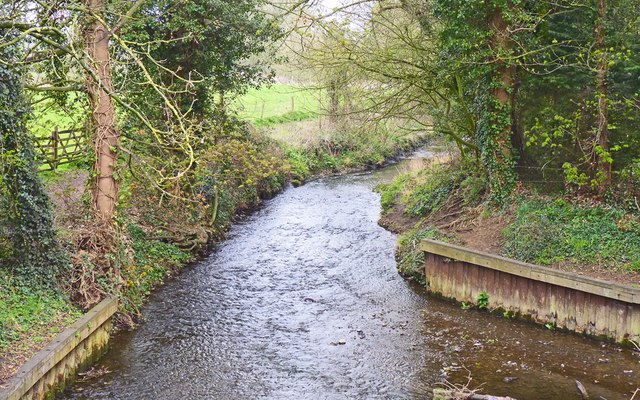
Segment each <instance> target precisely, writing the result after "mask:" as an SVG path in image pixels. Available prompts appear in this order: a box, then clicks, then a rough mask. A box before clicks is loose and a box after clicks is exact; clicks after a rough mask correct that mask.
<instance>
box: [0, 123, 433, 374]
mask: <svg viewBox="0 0 640 400" xmlns="http://www.w3.org/2000/svg"><path fill="white" fill-rule="evenodd" d="M337 134H338V133H336V131H329V134H328V135H325V137H326V138H329V137H333V135H337ZM339 134H340V135H341V137H344V133H339ZM385 137H387V138H388V139H389V140H388V141H386V142H385V144H384V145H383V146H382V145H381V146H380V147H377V148H371V147H370V146H368V145H365V142H364V141H363V140H364V139H365V138H364V137H357V136H352V138H351V139H350V145H349V148H348V151H347V150H345V151H344V152H343V151H338V150H336V149H335V148H334V147H333V145H330V146H329V147H326V145H327V143H333V142H331V141H330V140H329V139H326V140H329V141H324V142H322V144H323V146H316V145H313V146H305V147H297V146H296V145H295V144H287V143H280V142H275V141H273V140H272V139H269V138H268V137H267V136H265V133H264V131H263V132H260V131H256V130H252V131H251V133H250V134H248V135H246V136H245V137H244V138H240V139H238V138H232V139H227V140H220V141H218V143H217V147H216V152H215V153H214V155H213V159H212V160H211V161H212V163H213V165H224V166H226V169H224V170H218V169H216V170H215V171H213V174H212V175H213V176H215V178H213V176H212V177H211V178H213V179H211V178H207V177H205V179H204V180H203V182H202V184H201V186H200V190H201V191H202V193H203V197H205V199H204V200H205V201H203V202H202V203H199V204H193V203H191V204H189V203H187V204H184V203H182V202H180V201H176V200H171V199H168V200H167V199H164V200H163V198H162V197H160V196H158V194H157V193H154V192H153V191H152V190H149V188H148V187H145V186H143V185H140V184H139V183H137V181H136V180H135V179H130V178H131V177H129V179H128V180H126V181H125V182H124V184H123V192H125V194H126V195H125V196H123V197H124V199H123V201H122V202H121V204H120V205H119V218H118V230H117V232H116V237H112V238H111V239H113V241H114V242H115V246H113V247H111V248H109V249H106V251H105V249H103V248H101V243H100V240H103V239H105V238H104V237H100V235H99V233H100V227H96V226H93V225H92V224H91V222H90V219H89V218H88V216H87V213H86V203H85V202H84V193H85V187H86V182H87V179H88V173H86V172H84V171H83V170H82V169H81V168H75V169H74V168H72V169H70V170H68V171H65V172H63V173H61V174H54V173H48V174H45V180H46V181H47V186H48V191H49V194H50V196H51V198H52V202H53V205H54V207H53V208H54V212H55V225H56V229H57V231H58V235H59V238H60V239H61V240H62V242H63V243H64V245H65V247H66V248H67V251H68V252H69V254H70V256H71V258H72V259H73V261H74V272H73V274H72V275H73V276H74V279H72V280H67V281H66V282H64V284H63V285H62V286H63V287H62V288H61V289H59V290H52V289H50V288H38V287H33V286H32V285H30V284H29V283H28V282H25V283H21V282H19V281H16V280H15V279H13V278H12V277H11V276H9V275H7V276H4V275H3V276H0V278H2V280H1V282H2V286H1V289H2V290H0V304H1V305H2V306H3V307H2V314H0V322H1V324H0V328H1V329H0V365H1V366H2V367H1V368H0V385H1V384H2V382H3V381H5V380H6V379H8V378H9V377H10V376H11V375H12V374H13V373H14V372H15V371H16V370H17V369H18V368H19V366H20V365H21V364H23V363H24V362H25V361H26V360H27V359H28V358H29V357H30V356H31V355H33V354H35V353H36V352H37V351H38V350H39V349H41V348H42V347H43V346H45V345H46V343H47V342H48V341H49V340H51V339H52V338H53V337H54V336H55V335H56V334H57V333H59V332H61V331H62V330H63V329H64V328H65V327H66V326H69V325H70V324H72V323H73V322H74V321H75V320H76V319H77V318H79V316H80V315H81V314H82V310H87V309H89V308H90V307H91V306H92V305H94V304H96V303H97V302H99V301H100V300H102V299H103V298H104V296H106V295H116V296H117V297H118V298H119V303H120V307H121V312H120V313H119V314H118V315H119V317H118V327H119V328H120V329H130V328H132V327H134V326H135V325H136V324H137V323H138V322H139V321H140V318H141V313H140V309H141V307H142V306H143V304H144V303H145V302H146V299H147V297H148V296H149V295H150V294H151V293H152V292H153V291H154V290H156V289H157V288H158V287H160V286H162V285H163V284H164V283H165V282H166V281H167V280H168V279H170V278H171V277H173V276H175V275H176V274H177V273H178V272H179V271H181V270H182V269H183V268H184V267H185V266H187V265H189V264H190V263H191V262H193V261H195V260H197V259H200V258H202V257H203V256H204V255H205V254H206V253H207V251H208V250H209V249H210V248H212V247H213V246H215V245H216V244H219V243H221V242H223V241H224V238H225V237H226V232H227V231H228V230H229V229H230V227H231V226H232V224H234V223H237V222H238V221H241V220H243V219H244V218H246V216H247V215H249V214H251V213H252V212H254V211H255V210H257V209H259V208H260V207H261V205H262V204H263V202H264V200H266V199H269V198H272V197H273V196H275V195H276V194H277V193H279V192H280V191H281V190H282V189H283V188H284V187H285V185H286V183H287V182H288V181H293V183H294V184H302V183H303V182H305V181H309V180H312V179H314V177H319V176H321V175H326V174H339V173H345V172H346V171H349V172H352V171H354V170H364V169H372V168H380V167H381V166H382V165H384V164H385V163H387V162H388V161H389V160H391V159H393V158H394V157H396V156H397V155H398V154H401V153H403V152H406V151H408V150H410V149H411V148H414V147H415V146H417V145H419V144H420V143H422V140H423V139H422V138H421V137H419V136H418V137H412V138H410V139H409V140H406V138H400V139H398V140H395V139H393V137H394V136H393V135H390V136H389V135H386V134H385ZM329 150H330V151H329ZM347 153H348V154H349V155H347ZM354 154H357V155H358V156H357V157H354ZM345 159H350V160H351V161H348V162H346V163H345V162H344V160H345ZM374 160H375V161H374ZM301 166H302V167H301ZM185 206H186V207H185ZM94 235H97V237H94ZM107 239H109V238H107ZM104 257H107V258H108V259H110V260H112V261H113V262H115V265H116V266H117V268H118V270H119V271H120V274H121V275H120V276H119V277H117V279H116V280H114V279H113V277H110V276H108V275H106V273H107V271H105V270H104V269H102V267H101V266H100V263H101V260H104Z"/></svg>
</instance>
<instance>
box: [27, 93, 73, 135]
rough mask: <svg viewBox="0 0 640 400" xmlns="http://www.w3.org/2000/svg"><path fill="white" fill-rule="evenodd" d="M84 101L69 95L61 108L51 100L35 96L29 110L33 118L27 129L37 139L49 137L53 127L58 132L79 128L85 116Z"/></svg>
mask: <svg viewBox="0 0 640 400" xmlns="http://www.w3.org/2000/svg"><path fill="white" fill-rule="evenodd" d="M84 101H85V100H84V97H83V96H80V95H74V94H69V95H68V98H67V101H66V102H65V104H66V105H65V106H64V107H61V106H60V105H59V104H58V103H57V102H55V101H53V100H51V99H47V100H43V99H42V95H35V97H34V99H33V101H32V102H33V103H34V105H33V106H32V110H31V111H32V113H33V118H32V119H30V120H29V122H28V125H27V127H28V129H29V131H30V132H31V133H32V134H33V135H34V136H35V137H37V138H43V137H48V136H51V132H52V130H53V129H54V128H55V127H58V129H59V130H67V129H77V128H81V127H82V126H83V125H84V120H85V116H86V112H85V111H84V108H85V105H84Z"/></svg>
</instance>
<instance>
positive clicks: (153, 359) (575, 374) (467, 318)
mask: <svg viewBox="0 0 640 400" xmlns="http://www.w3.org/2000/svg"><path fill="white" fill-rule="evenodd" d="M425 156H426V157H429V156H430V155H429V154H428V153H427V154H425ZM414 161H415V160H414ZM408 169H411V167H408V166H407V162H401V163H400V164H397V165H393V166H390V167H388V168H385V169H381V170H377V171H374V172H372V173H359V174H353V175H346V176H337V177H330V178H324V179H320V180H316V181H313V182H310V183H308V184H307V185H304V186H301V187H298V188H291V187H290V188H288V189H287V190H285V191H284V193H282V194H281V195H279V196H277V197H275V198H274V199H272V200H268V201H266V202H265V204H264V206H263V207H262V208H261V209H260V210H258V211H257V212H256V213H254V214H252V215H251V216H248V217H247V218H246V219H245V220H244V221H242V222H241V223H238V224H235V225H234V226H233V227H232V229H231V231H230V232H229V234H228V240H226V241H225V242H223V243H222V244H221V245H220V246H218V247H217V249H216V251H214V252H212V253H211V254H210V255H209V256H208V257H207V258H205V259H204V260H202V261H200V262H197V263H194V264H192V265H191V266H189V267H187V268H186V269H185V270H184V271H183V272H182V273H181V274H180V275H178V276H177V277H176V278H175V279H172V280H171V281H169V282H168V283H167V284H166V285H165V286H163V287H162V288H161V289H160V290H159V291H156V292H154V293H153V294H152V295H151V298H150V301H149V302H148V303H147V304H146V306H145V308H144V314H145V315H148V316H149V317H148V318H147V319H146V320H145V321H144V322H142V323H141V325H140V326H139V329H136V330H134V331H123V332H120V333H119V334H118V335H116V336H115V337H114V339H113V340H114V341H113V345H112V350H111V351H110V352H109V353H108V354H107V355H106V356H105V358H103V360H102V361H100V362H99V363H98V365H97V366H96V370H95V372H96V375H100V376H95V377H91V378H87V379H86V380H84V381H83V382H79V383H78V384H76V385H74V386H73V387H71V388H69V390H68V391H67V392H66V393H65V395H64V397H63V398H65V399H78V400H80V399H101V398H102V399H125V398H126V399H147V398H156V399H173V398H176V397H178V396H187V397H190V398H211V399H218V398H219V399H229V398H265V399H282V398H291V399H298V398H344V397H351V398H371V399H378V398H379V399H385V398H430V397H431V393H432V390H433V388H434V387H437V386H439V385H438V384H439V383H443V384H444V382H447V381H448V382H451V383H454V384H457V385H464V384H466V383H467V382H468V374H471V376H472V377H473V381H472V382H471V384H469V387H470V388H474V389H475V388H476V387H477V386H480V385H481V384H482V383H484V385H483V386H482V389H483V392H486V393H491V394H495V395H510V396H512V397H515V398H518V399H520V400H527V399H531V400H533V399H540V398H549V399H554V398H562V399H568V400H573V399H575V400H578V399H580V398H581V397H580V394H579V392H578V391H577V390H576V388H575V380H576V379H578V380H580V381H581V382H583V383H584V385H585V386H586V388H587V390H588V391H589V393H590V395H592V396H594V397H598V396H602V397H604V398H608V399H621V400H622V399H625V400H628V399H629V398H630V397H631V395H630V393H633V391H634V390H635V389H636V387H637V386H636V385H635V383H636V382H637V380H638V373H639V372H640V371H638V368H637V366H638V365H639V364H638V361H640V360H639V359H638V358H637V356H635V355H634V354H632V353H630V352H628V351H624V352H620V351H617V350H618V349H617V347H615V346H612V345H611V344H609V343H605V342H602V343H600V342H597V341H593V340H588V339H586V338H581V337H575V336H571V335H566V334H563V333H561V332H557V331H552V330H548V329H544V328H542V329H541V328H537V327H535V326H532V325H530V324H527V323H521V322H518V321H513V320H507V319H505V318H503V317H502V316H496V315H487V314H486V313H482V312H478V311H476V310H473V309H469V310H464V309H461V308H460V307H459V306H456V305H454V304H451V303H449V302H446V301H441V300H438V299H434V298H432V297H430V296H428V295H427V294H426V293H425V291H424V290H423V288H421V287H420V286H419V285H415V284H413V283H411V282H407V281H406V280H404V279H403V278H402V277H400V276H399V275H398V274H397V273H396V271H395V265H396V263H395V261H394V258H393V257H394V256H393V248H394V245H395V242H396V239H397V238H396V236H395V235H393V234H392V233H390V232H388V231H386V230H385V229H383V228H381V227H380V226H378V224H377V220H378V218H379V212H380V207H379V200H380V199H379V196H378V195H376V193H374V192H373V191H372V189H373V187H375V186H377V185H378V184H380V183H382V182H389V180H390V179H392V178H393V176H394V175H396V174H397V173H398V172H399V171H406V170H408ZM628 371H632V372H628ZM540 382H544V383H545V384H544V385H541V384H540Z"/></svg>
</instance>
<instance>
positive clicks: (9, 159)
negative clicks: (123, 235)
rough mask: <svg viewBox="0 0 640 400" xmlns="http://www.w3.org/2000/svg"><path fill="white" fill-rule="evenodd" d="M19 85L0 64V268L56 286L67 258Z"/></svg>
mask: <svg viewBox="0 0 640 400" xmlns="http://www.w3.org/2000/svg"><path fill="white" fill-rule="evenodd" d="M5 35H8V32H6V31H4V30H0V37H4V36H5ZM14 57H16V54H15V52H14V48H13V47H12V46H3V47H0V59H9V60H12V59H14ZM21 85H22V83H21V76H20V71H19V70H17V69H16V68H14V67H12V66H10V65H9V66H8V65H6V64H2V63H0V254H1V255H2V256H3V259H2V260H1V261H2V264H1V265H0V267H1V268H4V269H6V270H11V271H12V272H13V273H15V274H17V275H20V276H22V277H24V278H27V279H30V280H32V281H33V282H34V283H37V284H47V285H52V286H53V285H55V277H56V276H57V275H58V274H59V273H60V272H61V271H62V270H63V269H64V268H65V267H67V266H68V259H67V258H66V255H65V253H64V252H63V250H62V248H61V247H60V245H59V243H58V241H57V239H56V236H55V232H54V230H53V216H52V213H51V206H50V204H49V198H48V197H47V195H46V193H45V191H44V187H43V185H42V182H41V181H40V179H39V177H38V175H37V164H36V152H35V149H34V147H33V142H32V137H31V136H30V135H29V134H28V133H27V132H26V126H25V125H26V120H27V118H28V116H29V109H28V106H27V104H26V102H25V99H24V97H23V95H22V86H21Z"/></svg>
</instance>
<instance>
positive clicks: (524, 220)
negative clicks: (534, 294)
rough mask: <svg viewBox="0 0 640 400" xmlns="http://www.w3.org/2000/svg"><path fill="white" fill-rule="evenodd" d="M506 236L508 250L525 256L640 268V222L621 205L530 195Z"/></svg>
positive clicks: (548, 261)
mask: <svg viewBox="0 0 640 400" xmlns="http://www.w3.org/2000/svg"><path fill="white" fill-rule="evenodd" d="M505 238H506V243H505V246H504V254H505V255H506V256H508V257H512V258H515V259H518V260H521V261H526V262H532V263H536V264H544V265H549V264H553V263H558V262H569V263H575V264H578V265H580V264H594V263H596V264H599V265H603V266H607V267H612V268H613V267H615V268H622V269H627V270H635V271H640V222H639V221H638V219H637V217H634V216H633V215H630V214H627V213H626V212H625V211H623V210H620V209H617V208H604V207H602V206H596V207H592V206H581V205H579V204H571V203H568V202H567V201H565V200H563V199H556V200H548V199H536V198H533V199H524V200H523V201H522V203H521V204H520V206H519V207H518V210H517V218H516V221H515V222H514V223H513V224H512V225H511V226H510V227H509V228H508V229H507V230H506V232H505Z"/></svg>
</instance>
